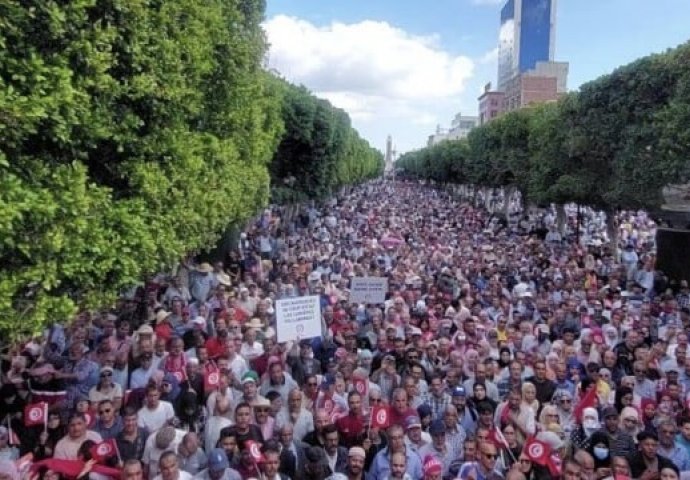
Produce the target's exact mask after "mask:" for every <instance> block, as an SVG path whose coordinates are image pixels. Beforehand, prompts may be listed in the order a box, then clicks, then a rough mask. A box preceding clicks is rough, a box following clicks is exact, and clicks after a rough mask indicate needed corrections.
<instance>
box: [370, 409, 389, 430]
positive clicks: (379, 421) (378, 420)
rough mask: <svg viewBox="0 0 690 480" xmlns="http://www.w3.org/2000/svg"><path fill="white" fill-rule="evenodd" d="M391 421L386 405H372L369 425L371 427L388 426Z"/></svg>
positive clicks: (380, 427)
mask: <svg viewBox="0 0 690 480" xmlns="http://www.w3.org/2000/svg"><path fill="white" fill-rule="evenodd" d="M390 423H391V412H390V410H389V409H388V405H382V406H380V407H374V408H372V409H371V426H372V427H373V428H378V429H383V428H388V427H389V426H390Z"/></svg>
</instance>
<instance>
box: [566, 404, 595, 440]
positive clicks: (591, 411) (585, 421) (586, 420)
mask: <svg viewBox="0 0 690 480" xmlns="http://www.w3.org/2000/svg"><path fill="white" fill-rule="evenodd" d="M600 428H601V423H600V422H599V412H597V409H596V408H592V407H587V408H585V409H583V411H582V424H580V425H578V426H577V428H576V429H575V430H573V433H571V434H570V443H571V445H572V446H573V451H577V450H579V449H584V450H587V447H589V445H590V444H591V443H590V442H591V438H592V435H594V432H596V431H597V430H599V429H600Z"/></svg>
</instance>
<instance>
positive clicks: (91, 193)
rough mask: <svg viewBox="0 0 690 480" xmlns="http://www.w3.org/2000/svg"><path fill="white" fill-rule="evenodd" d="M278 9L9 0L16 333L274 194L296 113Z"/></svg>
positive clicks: (154, 267) (8, 199)
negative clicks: (274, 174)
mask: <svg viewBox="0 0 690 480" xmlns="http://www.w3.org/2000/svg"><path fill="white" fill-rule="evenodd" d="M263 8H264V5H263V3H262V2H227V1H222V0H208V1H204V2H200V1H198V0H166V1H165V2H148V1H145V0H128V1H124V0H75V1H71V2H53V1H49V0H33V1H29V2H18V1H15V0H10V1H9V2H4V3H2V4H0V45H2V48H0V135H1V136H2V138H3V142H2V144H1V145H0V260H1V261H2V267H1V269H0V295H1V296H2V298H1V299H0V312H2V313H0V331H1V332H2V333H4V334H9V335H10V336H12V337H18V336H22V335H25V334H30V333H34V332H37V331H39V330H40V329H41V328H42V326H44V325H45V324H46V323H48V322H52V321H68V320H69V319H70V317H71V316H72V315H73V314H74V312H75V311H76V309H77V308H78V307H81V306H98V307H107V306H108V305H109V304H111V303H112V302H113V300H114V298H115V296H116V294H117V293H118V292H119V291H121V290H122V289H124V288H127V287H130V286H131V285H133V284H135V283H137V282H138V281H140V279H141V278H142V276H144V275H146V274H148V273H152V272H156V271H159V270H160V269H161V268H163V267H165V266H169V265H171V264H173V263H174V262H176V261H177V259H178V258H179V257H180V256H181V255H182V254H185V253H187V252H189V251H194V250H199V249H204V248H211V247H212V246H213V244H214V242H215V240H216V239H217V238H218V235H219V232H221V231H223V230H224V229H225V228H226V227H227V226H228V225H229V224H231V223H233V222H241V221H243V220H244V219H246V218H248V217H249V216H251V215H253V214H254V212H255V211H256V210H257V209H258V208H259V207H261V206H263V205H265V203H266V201H267V200H268V181H269V178H268V173H267V169H266V165H267V164H268V163H269V162H270V161H271V158H272V156H273V152H274V151H275V148H276V146H277V143H278V141H279V138H280V134H281V132H282V129H283V126H282V119H281V116H280V105H281V96H280V92H279V91H278V90H277V89H276V88H275V87H274V86H273V85H272V83H271V79H270V78H269V76H268V75H267V74H266V73H264V72H263V71H262V70H261V62H262V60H263V55H264V52H265V48H266V42H265V39H264V34H263V31H262V30H261V27H260V21H261V19H262V17H263ZM229 26H232V28H230V27H229Z"/></svg>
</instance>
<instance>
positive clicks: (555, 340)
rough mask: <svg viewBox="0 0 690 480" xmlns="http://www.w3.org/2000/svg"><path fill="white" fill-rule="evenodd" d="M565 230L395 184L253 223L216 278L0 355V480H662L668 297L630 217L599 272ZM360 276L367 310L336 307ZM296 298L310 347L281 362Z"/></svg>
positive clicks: (666, 469) (671, 477)
mask: <svg viewBox="0 0 690 480" xmlns="http://www.w3.org/2000/svg"><path fill="white" fill-rule="evenodd" d="M574 222H575V220H574V219H573V218H572V216H571V217H570V218H569V221H568V222H566V225H565V230H564V231H561V230H560V229H559V228H557V225H556V220H555V216H554V215H553V213H552V212H549V211H547V212H542V213H539V214H530V215H524V214H519V215H517V216H516V217H511V218H509V219H502V218H500V217H499V216H496V215H493V214H490V213H488V212H487V211H485V210H483V209H482V208H479V207H474V206H472V205H470V204H468V203H466V202H463V201H460V200H457V199H455V198H453V197H452V196H450V195H449V194H447V193H445V192H442V191H440V190H436V189H434V188H431V187H429V186H425V185H421V184H419V183H416V182H411V181H396V180H385V181H383V180H381V181H376V182H373V183H369V184H366V185H363V186H360V187H357V188H355V189H354V190H353V191H351V192H348V193H347V194H342V195H340V196H338V197H337V198H334V199H333V200H331V201H330V202H328V203H327V204H326V205H324V206H321V207H318V208H317V207H309V208H306V207H305V208H304V209H302V210H301V211H300V212H299V214H298V215H295V216H294V218H290V217H288V216H287V215H284V214H283V211H282V210H281V209H279V208H275V209H269V210H266V211H265V212H264V213H263V214H262V215H261V216H260V218H258V219H256V221H254V222H252V223H251V225H250V226H249V227H248V228H247V229H246V230H245V231H243V232H242V233H241V235H240V239H239V242H238V245H237V248H236V249H233V251H232V252H230V253H229V254H228V256H227V258H226V259H225V260H224V261H222V262H216V263H214V264H209V263H204V262H195V261H192V260H190V259H185V260H183V261H181V262H180V264H179V266H178V267H177V268H176V269H175V271H173V272H169V273H167V274H160V275H158V276H156V277H154V278H151V279H149V281H148V282H146V284H145V285H143V286H141V287H139V288H136V289H133V290H132V291H131V292H126V293H125V294H123V296H122V298H121V299H120V301H119V303H118V305H117V306H116V307H114V308H113V309H111V310H108V311H104V312H89V311H84V312H81V313H80V314H79V315H78V316H77V317H76V318H74V320H73V321H72V322H71V323H70V324H69V325H60V324H53V325H51V326H50V328H49V329H47V330H46V332H45V334H44V335H43V336H41V337H37V338H33V339H30V340H28V341H26V342H23V343H22V344H17V345H11V346H9V348H8V349H6V350H5V352H4V355H3V364H2V372H1V374H2V378H1V380H2V386H1V387H0V419H1V420H2V426H0V480H19V479H22V480H25V479H31V480H43V479H46V480H63V479H64V480H68V479H70V480H71V479H76V478H80V479H85V478H90V479H92V480H106V479H108V478H118V479H119V478H122V479H125V480H140V479H149V480H159V479H160V480H189V479H192V478H193V479H202V480H236V479H241V480H248V479H262V480H278V479H282V480H286V479H292V480H324V479H327V478H328V479H332V480H341V479H342V480H441V479H444V480H445V479H463V480H465V479H468V480H499V479H504V478H505V479H508V480H541V479H546V478H563V479H565V480H575V479H581V480H603V479H615V480H621V479H624V478H632V479H641V480H676V479H679V478H681V476H682V473H681V472H686V471H688V470H690V410H688V406H687V399H688V397H689V396H690V360H689V359H688V355H689V352H688V329H689V328H690V310H689V309H688V308H689V307H690V289H689V288H688V283H687V281H680V282H679V283H678V284H675V283H671V282H669V281H668V279H666V278H665V277H664V276H663V275H660V274H659V272H657V271H656V269H655V246H654V234H653V229H654V224H653V222H651V221H650V219H649V218H647V216H646V215H645V214H643V213H639V212H632V213H622V214H621V216H620V218H619V228H620V232H621V235H620V242H621V243H620V247H621V252H620V253H619V252H618V249H616V248H611V246H610V245H608V242H606V241H594V240H593V239H595V240H596V239H598V238H601V239H605V238H606V234H605V228H606V224H605V221H604V220H602V217H601V216H599V215H592V216H591V217H589V218H586V219H585V221H584V223H583V224H582V238H585V239H586V240H584V241H579V239H578V238H577V237H575V236H574V235H573V232H574V228H575V226H574ZM578 228H579V226H578ZM362 276H369V277H378V278H382V277H385V278H387V285H388V292H387V293H386V300H385V302H384V303H381V304H357V303H354V302H351V301H350V290H349V287H350V281H351V278H353V277H362ZM307 295H311V296H318V297H319V301H320V306H321V315H322V335H321V336H320V337H315V338H304V339H299V340H296V341H290V342H278V339H277V336H276V327H277V325H276V305H277V304H276V302H278V301H280V300H282V299H287V298H294V297H297V296H307Z"/></svg>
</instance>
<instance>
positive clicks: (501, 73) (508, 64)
mask: <svg viewBox="0 0 690 480" xmlns="http://www.w3.org/2000/svg"><path fill="white" fill-rule="evenodd" d="M556 1H557V0H507V2H506V3H505V5H504V6H503V8H502V9H501V27H500V33H499V45H498V90H499V91H505V89H506V88H507V85H508V83H509V82H510V81H511V79H512V78H514V77H516V76H517V75H519V74H522V73H525V72H527V71H529V70H533V69H535V68H536V66H537V63H538V62H552V61H553V59H554V55H555V50H556V34H555V31H556Z"/></svg>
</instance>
